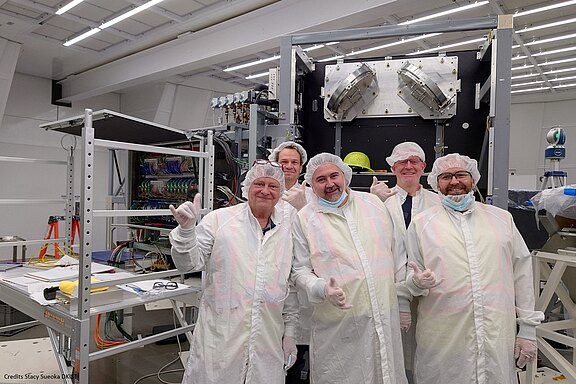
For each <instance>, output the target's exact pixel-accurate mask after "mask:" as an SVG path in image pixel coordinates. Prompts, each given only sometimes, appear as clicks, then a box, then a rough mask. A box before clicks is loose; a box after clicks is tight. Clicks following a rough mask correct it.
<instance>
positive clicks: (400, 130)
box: [302, 52, 490, 189]
mask: <svg viewBox="0 0 576 384" xmlns="http://www.w3.org/2000/svg"><path fill="white" fill-rule="evenodd" d="M450 56H458V78H459V79H460V80H461V92H460V93H458V109H457V113H456V116H454V117H453V118H451V119H450V120H447V121H439V122H438V123H439V124H443V125H444V127H445V131H444V132H445V145H446V146H448V148H447V149H446V150H445V153H452V152H458V153H461V154H464V155H468V156H470V157H472V158H474V159H477V160H479V157H480V153H481V150H482V142H483V140H484V132H485V130H486V117H487V116H488V113H489V107H488V105H485V104H483V105H481V109H479V110H476V109H474V100H475V96H474V95H475V88H476V83H480V84H482V83H483V82H484V81H485V79H487V78H488V75H489V73H490V63H489V62H480V61H478V60H477V59H476V52H456V53H454V52H450ZM383 59H384V58H373V59H370V60H383ZM395 59H397V58H396V57H395ZM364 61H367V60H364ZM325 66H326V64H324V63H317V64H316V70H315V71H314V72H312V73H310V74H309V75H307V77H306V79H305V89H304V102H303V126H304V129H303V132H302V136H303V141H304V147H305V148H306V150H307V151H308V155H309V157H312V156H314V155H315V154H317V153H320V152H331V153H334V152H335V149H334V135H335V131H334V126H335V125H334V123H329V122H327V121H326V120H325V119H324V112H323V110H322V108H323V105H324V104H323V103H324V100H323V99H322V98H320V88H321V87H322V86H323V85H324V68H325ZM314 103H317V105H318V108H316V110H313V105H314ZM463 123H468V124H469V128H468V129H463V128H462V124H463ZM435 140H436V121H434V120H424V119H422V118H421V117H397V118H369V119H358V118H357V119H355V120H353V121H351V122H347V123H342V144H341V155H342V157H344V156H345V155H346V154H347V153H349V152H352V151H360V152H364V153H365V154H366V155H368V157H369V158H370V162H371V165H372V169H374V170H380V169H387V170H390V167H389V166H388V164H387V163H386V156H389V155H390V153H391V152H392V149H393V148H394V146H396V144H398V143H400V142H403V141H414V142H416V143H418V144H420V146H421V147H422V148H423V149H424V152H425V153H426V159H427V167H426V172H428V171H429V170H430V169H431V167H432V163H433V161H434V158H435V154H434V144H435ZM370 179H371V178H370ZM485 180H486V175H485V173H483V180H481V181H480V183H479V187H480V188H481V189H482V188H485ZM362 184H365V183H364V182H363V183H362ZM393 184H394V183H391V185H393Z"/></svg>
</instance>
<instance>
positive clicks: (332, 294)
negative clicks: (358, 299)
mask: <svg viewBox="0 0 576 384" xmlns="http://www.w3.org/2000/svg"><path fill="white" fill-rule="evenodd" d="M324 291H325V293H326V300H328V301H329V302H330V304H332V305H333V306H335V307H337V308H340V309H350V308H352V306H351V305H350V304H346V294H345V293H344V291H343V290H342V288H340V287H339V286H338V284H336V279H335V278H333V277H331V278H330V282H329V283H327V284H326V287H325V288H324Z"/></svg>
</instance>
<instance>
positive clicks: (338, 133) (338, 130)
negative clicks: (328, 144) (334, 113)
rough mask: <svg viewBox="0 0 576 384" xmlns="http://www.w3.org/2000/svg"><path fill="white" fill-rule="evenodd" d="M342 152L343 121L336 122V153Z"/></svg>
mask: <svg viewBox="0 0 576 384" xmlns="http://www.w3.org/2000/svg"><path fill="white" fill-rule="evenodd" d="M341 153H342V123H340V122H338V123H335V124H334V154H335V155H336V156H341Z"/></svg>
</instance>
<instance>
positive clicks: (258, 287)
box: [170, 201, 298, 384]
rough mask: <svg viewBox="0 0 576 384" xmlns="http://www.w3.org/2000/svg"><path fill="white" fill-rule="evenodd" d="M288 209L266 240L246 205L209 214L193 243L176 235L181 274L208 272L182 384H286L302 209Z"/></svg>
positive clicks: (277, 215) (278, 213) (188, 234)
mask: <svg viewBox="0 0 576 384" xmlns="http://www.w3.org/2000/svg"><path fill="white" fill-rule="evenodd" d="M284 204H287V203H285V202H283V201H279V202H278V204H277V205H276V207H275V209H274V212H273V214H272V221H273V222H274V223H275V224H276V227H275V228H273V229H271V230H269V231H268V232H267V233H266V234H265V235H263V234H262V229H261V227H260V225H259V223H258V220H257V219H256V218H255V217H254V216H253V214H252V211H251V210H250V208H249V206H248V204H247V203H245V204H239V205H235V206H233V207H229V208H222V209H218V210H216V211H212V212H210V213H208V214H207V215H206V216H205V217H204V218H203V219H202V221H201V222H200V224H198V226H197V227H196V236H195V237H194V236H193V231H190V230H188V231H187V230H182V229H181V228H180V227H179V226H178V227H177V228H175V229H174V230H173V231H172V232H171V233H170V241H171V243H172V258H173V260H174V264H175V265H176V267H177V268H178V269H179V270H181V271H182V272H189V271H197V270H202V269H205V271H206V273H205V289H204V291H203V294H202V298H201V302H200V309H199V315H198V321H197V324H196V328H195V330H194V334H193V340H192V345H191V347H190V357H189V359H188V365H187V368H186V372H185V374H184V380H183V383H185V384H229V383H242V384H244V383H247V384H248V383H249V384H271V383H272V384H281V383H284V370H283V364H284V353H283V350H282V337H283V336H284V335H286V336H294V327H295V323H296V321H297V317H298V314H297V312H298V307H297V305H298V303H297V298H296V293H295V290H294V289H289V284H288V278H289V275H290V269H291V264H292V237H291V226H290V224H291V222H292V218H291V217H290V216H291V215H292V216H293V215H294V214H295V213H296V210H295V209H286V207H284ZM195 238H197V241H196V239H195ZM289 292H290V293H289Z"/></svg>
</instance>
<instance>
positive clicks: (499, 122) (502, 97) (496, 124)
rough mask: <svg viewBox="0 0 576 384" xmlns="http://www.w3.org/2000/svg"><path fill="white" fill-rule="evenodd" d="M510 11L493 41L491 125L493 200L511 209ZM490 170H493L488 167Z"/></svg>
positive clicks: (511, 21) (511, 24)
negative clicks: (509, 172)
mask: <svg viewBox="0 0 576 384" xmlns="http://www.w3.org/2000/svg"><path fill="white" fill-rule="evenodd" d="M512 29H513V20H512V16H511V15H503V16H498V28H497V29H496V31H495V33H494V40H493V44H492V71H491V72H492V75H491V77H490V79H491V88H490V118H491V128H492V127H493V128H494V157H493V159H494V161H493V164H490V161H489V166H491V165H492V166H493V168H492V174H493V191H492V192H493V193H492V199H491V200H492V201H491V202H492V204H493V205H495V206H497V207H500V208H503V209H508V168H509V162H510V158H509V156H510V103H511V94H510V90H511V79H510V77H511V75H512ZM489 173H490V171H489Z"/></svg>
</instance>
